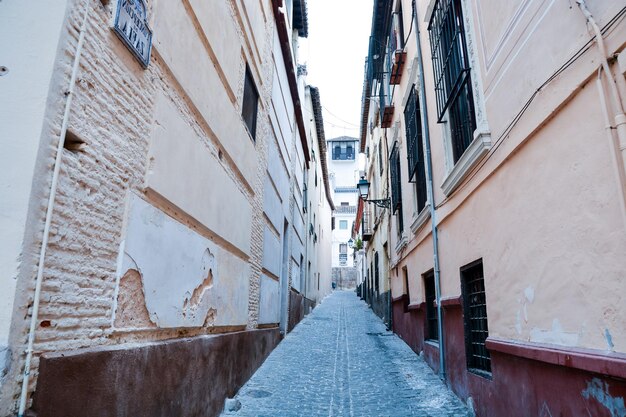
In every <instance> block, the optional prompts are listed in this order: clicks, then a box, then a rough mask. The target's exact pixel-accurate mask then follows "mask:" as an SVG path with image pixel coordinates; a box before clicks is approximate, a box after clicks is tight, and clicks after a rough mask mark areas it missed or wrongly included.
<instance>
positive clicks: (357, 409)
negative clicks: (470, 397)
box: [223, 291, 467, 416]
mask: <svg viewBox="0 0 626 417" xmlns="http://www.w3.org/2000/svg"><path fill="white" fill-rule="evenodd" d="M236 399H237V400H239V401H240V402H241V408H240V409H239V410H238V411H230V412H225V413H224V414H223V415H229V416H466V415H467V409H466V408H465V406H464V405H463V404H462V403H461V401H460V400H459V399H458V398H457V397H455V396H454V394H452V393H451V391H449V390H448V389H447V388H446V387H445V385H444V384H443V383H442V382H441V381H440V380H439V378H438V377H437V376H436V375H435V374H434V373H433V372H432V370H431V369H430V368H429V367H428V365H426V363H424V362H423V361H422V360H421V359H420V358H419V357H418V356H417V355H416V354H415V353H414V352H413V351H412V350H411V349H410V348H409V347H408V346H407V345H406V344H405V343H404V342H403V341H402V340H401V339H399V338H398V337H397V336H396V335H394V334H393V333H391V332H389V331H387V330H386V328H385V325H384V324H383V323H382V322H381V320H380V319H379V318H378V317H377V316H375V315H374V313H373V312H372V311H371V310H370V309H369V308H368V307H367V305H366V304H365V303H364V302H363V301H361V300H360V299H359V298H358V297H357V296H356V295H355V293H354V292H353V291H336V292H334V293H333V294H331V295H330V296H328V297H327V298H326V299H325V300H324V301H323V302H322V303H321V304H320V305H319V306H318V307H317V308H315V309H314V310H313V312H312V313H311V314H310V315H309V316H307V317H306V318H305V319H304V320H303V321H302V322H301V323H300V324H299V325H298V326H297V327H296V328H295V329H294V330H293V332H291V333H290V334H289V335H288V336H287V337H286V338H285V339H284V340H283V341H282V342H281V343H280V345H279V346H278V347H277V348H276V349H275V350H274V352H272V354H271V355H270V356H269V358H268V359H267V360H266V361H265V363H264V364H263V366H262V367H261V368H260V369H259V370H258V371H257V372H256V373H255V374H254V376H253V377H252V378H251V379H250V381H248V383H247V384H246V385H245V386H243V387H242V388H241V390H240V391H239V393H238V394H237V397H236Z"/></svg>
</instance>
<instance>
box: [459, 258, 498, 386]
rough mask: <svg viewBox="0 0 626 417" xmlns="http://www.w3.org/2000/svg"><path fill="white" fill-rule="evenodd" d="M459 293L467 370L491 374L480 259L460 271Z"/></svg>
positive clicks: (485, 303)
mask: <svg viewBox="0 0 626 417" xmlns="http://www.w3.org/2000/svg"><path fill="white" fill-rule="evenodd" d="M461 292H462V294H463V321H464V325H465V348H466V357H467V368H468V369H469V370H471V371H474V372H475V373H479V374H480V373H481V371H483V372H486V373H491V357H490V355H489V351H488V350H487V348H486V346H485V340H487V336H489V328H488V326H487V300H486V298H485V280H484V274H483V262H482V259H480V260H478V261H476V262H473V263H472V264H470V265H468V266H466V267H464V268H462V269H461ZM476 371H478V372H476Z"/></svg>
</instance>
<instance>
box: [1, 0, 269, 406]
mask: <svg viewBox="0 0 626 417" xmlns="http://www.w3.org/2000/svg"><path fill="white" fill-rule="evenodd" d="M205 3H206V2H196V1H191V2H190V4H189V7H185V6H184V5H183V4H182V3H176V4H175V3H174V2H158V3H150V4H149V6H150V10H151V13H152V14H151V22H152V24H153V29H154V46H153V50H152V60H151V63H150V66H149V67H148V69H146V70H143V69H142V68H141V67H140V65H139V64H138V63H137V62H136V60H135V59H134V57H133V56H132V55H131V53H130V52H129V51H128V50H127V49H126V48H125V47H124V46H123V44H122V43H121V42H120V41H119V39H118V38H117V37H116V36H115V34H114V33H113V32H112V31H111V29H110V24H111V19H112V12H113V9H114V7H115V6H116V2H115V1H112V2H110V4H109V5H108V6H107V7H102V6H101V5H100V4H99V3H98V4H94V3H91V2H90V3H89V6H88V10H89V20H88V26H87V33H86V38H85V44H84V48H83V52H82V56H81V59H80V68H79V73H78V79H77V84H76V91H75V95H74V101H73V105H72V109H71V113H70V121H69V129H70V131H71V132H72V133H73V134H75V135H76V136H77V137H79V138H80V139H82V140H84V141H85V145H83V148H82V150H80V151H68V150H65V151H64V154H63V166H62V169H61V175H60V179H59V185H58V190H57V197H56V206H55V211H54V215H53V218H52V228H51V234H50V243H49V245H48V254H47V257H46V264H45V265H46V270H45V273H44V279H43V286H42V294H41V306H40V311H39V317H38V325H37V328H36V343H35V355H34V358H33V366H32V368H31V386H32V387H34V385H35V383H36V381H37V376H38V372H37V369H38V358H39V355H40V354H41V353H42V352H58V351H68V350H73V349H78V348H84V347H94V346H98V345H115V344H120V343H124V342H134V343H139V344H142V343H146V342H149V341H155V340H162V339H169V338H175V337H180V336H181V335H185V336H195V335H200V334H206V333H212V332H224V331H232V330H241V329H244V328H246V327H250V328H253V327H256V325H257V320H258V303H259V285H260V282H259V279H260V275H261V268H262V257H263V223H264V220H263V214H262V213H263V212H262V209H263V201H264V196H263V195H264V183H263V179H264V178H265V177H266V175H265V174H266V172H267V171H266V167H267V164H266V160H267V143H268V140H269V139H268V138H269V134H270V130H269V117H268V104H267V103H268V101H269V99H270V96H271V80H272V77H273V73H274V71H275V68H273V67H272V66H271V65H270V63H271V62H273V61H272V60H271V59H270V57H271V54H272V44H273V41H274V38H273V34H274V31H273V27H274V21H273V19H272V18H271V15H268V14H267V12H268V10H265V8H266V7H267V3H266V2H263V3H258V2H245V3H241V2H226V3H224V4H221V3H222V2H216V3H215V4H213V2H210V3H206V4H205ZM218 3H220V4H218ZM248 3H251V6H250V7H253V8H255V11H254V12H253V11H252V10H247V9H246V7H247V6H248ZM71 6H72V7H71V9H70V15H69V18H68V19H67V20H66V21H65V23H64V28H63V30H62V39H63V42H62V49H61V51H60V52H59V54H58V55H57V56H56V62H55V71H57V73H58V74H59V77H60V78H62V80H61V81H60V82H59V83H58V85H56V84H55V85H54V88H53V89H52V90H51V91H50V96H49V100H50V102H51V103H53V104H54V105H53V106H52V107H51V108H50V109H49V110H48V112H47V113H46V120H49V125H46V130H45V131H44V132H43V134H42V137H43V138H44V141H45V142H48V143H51V144H52V145H54V143H55V141H56V140H58V135H59V127H60V125H61V117H62V111H63V104H64V102H65V95H64V93H65V91H66V89H67V82H68V80H69V71H70V70H71V68H70V66H71V62H72V60H73V58H74V52H75V50H76V42H77V39H78V33H77V28H78V27H80V22H81V19H82V16H83V14H82V13H83V11H84V10H85V9H84V6H85V3H84V2H83V1H76V2H73V3H72V4H71ZM3 7H4V4H3ZM261 7H262V8H263V9H264V11H261V10H260V9H259V10H256V8H261ZM60 9H62V7H60ZM42 11H43V9H42ZM58 13H61V12H58ZM252 13H254V18H253V19H252V20H251V25H249V23H248V19H247V18H245V17H244V16H250V15H251V14H252ZM3 15H4V13H3ZM207 16H210V19H208V18H207ZM259 18H260V20H259ZM209 21H211V22H213V21H215V24H211V25H207V24H206V23H207V22H209ZM50 24H51V25H52V21H51V23H50ZM216 25H217V27H215V26H216ZM174 28H175V30H174ZM224 33H227V34H230V35H231V36H228V37H226V36H224ZM216 34H218V35H216ZM216 36H217V37H216ZM192 47H193V51H194V53H193V54H192V53H190V52H189V51H191V50H192V49H190V48H192ZM233 51H236V53H233ZM246 61H248V62H250V63H251V64H250V67H251V69H252V72H253V76H254V78H255V81H256V83H257V87H258V90H259V94H260V102H259V114H258V118H257V120H258V122H257V123H258V124H257V138H256V141H253V140H252V139H251V138H250V136H249V134H248V133H247V131H246V129H245V127H244V125H243V121H242V118H241V116H240V113H241V109H240V104H241V101H242V96H243V75H244V69H245V62H246ZM278 62H279V65H280V62H281V61H278ZM0 81H2V80H0ZM207 91H211V94H207ZM155 103H159V104H155ZM191 151H193V152H191ZM43 153H44V158H45V160H46V162H45V164H43V165H42V166H44V167H47V168H48V169H49V167H50V166H51V162H52V158H53V157H54V155H53V153H52V148H50V147H47V148H45V149H44V152H43ZM201 159H204V164H202V163H200V160H201ZM44 190H46V189H45V187H43V186H40V189H38V190H36V192H34V193H35V194H34V195H35V196H36V197H34V198H33V200H31V202H30V204H32V205H33V206H35V207H38V212H37V215H36V217H37V222H35V223H34V224H37V225H42V224H43V217H44V215H45V212H44V209H45V207H41V204H42V202H43V201H45V200H44V197H45V192H46V191H44ZM131 196H133V197H131ZM131 200H134V201H135V203H132V202H131ZM137 202H139V203H140V204H142V205H145V208H146V210H148V211H149V212H151V215H150V216H148V217H149V219H148V221H147V223H145V224H144V225H143V226H141V224H142V221H143V220H146V219H145V218H144V219H143V220H141V216H139V218H138V217H136V216H134V215H133V214H132V213H133V208H132V207H133V205H134V204H136V203H137ZM216 203H219V204H216ZM225 205H228V207H226V208H224V207H225ZM211 207H212V208H211ZM218 208H219V209H218ZM211 210H212V211H211ZM211 212H212V213H213V215H209V214H210V213H211ZM224 215H226V217H220V216H224ZM229 215H230V216H229ZM234 217H237V218H236V219H235V218H234ZM216 220H218V221H216ZM225 224H231V225H232V226H233V227H231V228H225V227H224V226H225ZM155 227H156V228H157V229H158V228H166V229H168V230H172V228H173V229H176V230H177V231H176V232H172V233H171V236H170V237H172V238H173V240H172V241H165V242H163V241H162V242H159V241H156V240H154V241H152V242H151V244H152V245H153V249H155V250H154V252H149V251H147V250H146V249H147V248H146V247H143V246H142V245H140V244H132V245H131V240H132V239H133V236H134V238H135V239H138V241H142V240H144V239H145V238H146V237H147V236H150V234H151V233H153V232H154V230H155V229H154V228H155ZM150 230H152V232H151V231H150ZM125 232H127V236H126V238H127V239H129V240H127V242H126V243H128V246H126V248H125V249H126V250H127V251H126V255H130V256H132V255H135V256H136V258H137V259H134V260H132V261H131V260H129V259H125V258H124V256H119V255H120V253H124V247H123V246H121V245H120V244H121V243H122V240H123V237H124V233H125ZM39 233H40V232H37V234H39ZM176 236H178V238H176ZM181 236H185V239H187V238H189V240H186V243H187V244H190V245H191V246H192V247H193V248H191V249H192V250H190V251H189V252H186V251H185V250H184V249H185V248H187V249H190V247H189V246H185V245H179V246H178V247H173V246H172V245H173V244H174V243H175V241H176V240H177V239H181V238H182V237H181ZM191 237H192V238H191ZM192 242H195V243H193V244H192ZM199 247H205V249H203V250H201V251H199V252H198V251H195V249H198V248H199ZM206 249H208V250H209V255H208V257H207V256H205V255H206ZM191 252H193V253H191ZM186 257H189V259H187V258H186ZM127 258H128V256H127ZM220 258H221V259H220ZM118 259H120V261H121V262H119V263H118ZM188 260H192V262H191V263H189V264H190V265H191V264H194V263H197V267H198V268H199V269H200V270H201V269H202V268H205V267H206V268H208V270H209V271H212V272H211V274H209V273H208V272H207V275H206V276H204V277H202V275H200V277H202V279H200V277H199V276H198V274H197V273H195V272H201V271H195V272H193V271H190V270H185V269H184V268H183V269H180V268H179V269H178V270H176V268H174V269H170V268H169V267H168V268H161V269H159V268H156V266H157V265H158V264H159V263H163V262H165V263H166V264H167V265H169V266H174V265H179V266H180V265H181V264H183V263H184V264H187V263H188V262H187V261H188ZM170 261H171V262H170ZM196 261H198V262H196ZM131 264H133V265H131ZM135 265H136V266H137V268H138V269H139V270H140V271H139V272H141V273H146V274H149V275H151V278H149V279H148V280H145V278H146V276H144V277H143V278H144V280H143V281H137V276H140V277H141V274H139V275H136V274H133V273H132V272H131V273H130V274H127V272H128V271H127V270H126V268H127V267H129V268H128V269H130V270H133V269H134V268H130V267H131V266H133V267H134V266H135ZM29 266H30V267H31V270H32V265H29ZM168 274H170V275H175V277H174V276H170V277H169V278H168ZM209 275H212V284H210V283H208V282H205V281H206V280H207V279H208V278H209ZM193 276H195V278H192V277H193ZM124 277H127V278H128V280H126V279H123V278H124ZM199 279H200V281H198V280H199ZM175 280H179V282H180V286H179V287H176V289H175V291H170V292H168V293H167V294H165V293H164V292H163V290H164V289H165V288H168V286H169V285H171V284H172V282H175ZM219 281H221V282H219ZM137 282H140V283H142V284H143V286H141V285H140V286H137ZM194 282H195V285H194ZM160 284H164V285H163V286H162V287H161V286H160ZM33 285H34V274H32V275H30V274H29V276H27V277H25V278H24V279H23V280H21V281H19V282H18V297H17V298H16V300H17V301H16V306H15V309H14V312H13V317H14V324H13V330H12V334H11V335H12V336H11V338H12V339H11V340H12V342H11V343H12V344H13V347H14V350H15V351H16V352H22V351H23V348H24V344H25V343H26V332H27V327H28V323H29V319H30V316H29V315H28V313H27V310H28V307H29V305H30V303H31V302H32V293H33ZM209 286H212V288H211V289H210V290H208V291H205V290H206V289H207V288H208V287H209ZM199 287H202V288H200V291H195V290H194V289H198V288H199ZM205 287H206V288H205ZM185 288H186V289H185ZM183 289H184V291H183ZM152 290H154V292H151V291H152ZM178 290H180V291H178ZM132 291H135V292H136V291H139V293H140V292H144V294H145V300H146V303H145V305H142V303H141V302H138V303H137V302H134V301H135V300H134V299H132V300H131V299H130V298H129V297H127V296H128V295H129V292H132ZM139 293H138V294H139ZM148 293H149V294H148ZM196 293H197V294H196ZM3 294H4V292H3ZM194 295H198V298H197V299H199V300H200V304H201V305H202V308H200V309H199V310H198V311H200V310H202V311H205V312H206V314H204V315H202V314H199V313H198V312H196V316H195V318H192V317H191V316H193V314H192V315H190V312H191V311H190V310H189V303H190V302H191V301H192V299H193V301H197V299H196V298H194ZM185 299H187V303H188V304H187V309H185ZM129 300H131V301H133V302H129ZM231 300H237V301H236V302H235V303H232V302H231ZM120 303H121V304H120ZM122 304H123V306H122ZM219 304H221V305H222V306H223V307H225V308H226V309H225V310H223V311H224V312H225V313H226V314H224V315H222V317H221V318H220V313H219V309H217V308H216V305H219ZM3 305H4V303H3ZM116 306H117V307H124V308H123V309H122V310H123V311H124V312H125V314H127V315H130V317H131V318H133V320H131V322H124V321H123V320H122V321H121V322H120V321H119V320H116V319H118V318H119V316H114V313H115V311H116ZM168 308H169V309H173V310H170V311H169V313H163V311H165V310H167V309H168ZM213 309H215V310H216V312H214V311H213ZM122 310H119V312H121V311H122ZM146 310H147V314H148V316H149V317H150V318H152V319H154V320H149V321H146V320H144V319H145V317H143V316H142V315H143V314H144V313H146ZM185 312H186V313H185ZM168 314H169V316H168ZM185 314H186V316H185ZM201 316H203V317H201ZM201 318H202V320H201ZM207 318H208V319H209V320H204V319H207ZM3 322H4V321H3ZM129 323H130V324H129ZM13 359H14V361H13V362H12V366H11V369H10V372H9V374H8V375H7V381H11V384H10V386H9V385H7V386H6V389H5V386H3V389H2V398H1V399H0V401H1V405H2V409H1V410H0V414H5V411H7V410H11V409H13V407H14V406H15V398H16V394H17V393H18V389H19V387H18V384H19V383H20V379H21V378H20V376H19V374H20V373H21V372H22V370H23V356H21V355H20V354H19V353H18V354H16V355H15V356H14V358H13ZM7 412H8V411H7Z"/></svg>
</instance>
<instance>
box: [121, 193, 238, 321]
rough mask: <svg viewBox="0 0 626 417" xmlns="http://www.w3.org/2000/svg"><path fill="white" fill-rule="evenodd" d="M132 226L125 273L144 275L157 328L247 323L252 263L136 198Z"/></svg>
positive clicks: (126, 242) (125, 252)
mask: <svg viewBox="0 0 626 417" xmlns="http://www.w3.org/2000/svg"><path fill="white" fill-rule="evenodd" d="M127 224H128V226H127V229H126V233H125V240H124V242H123V244H122V247H123V262H122V268H121V271H122V274H126V273H127V271H129V270H135V271H138V273H139V275H140V277H141V282H142V286H143V296H144V297H145V306H146V308H147V310H148V313H149V316H150V321H151V322H152V323H154V324H156V326H157V327H160V328H177V327H202V326H203V325H205V322H206V321H207V320H210V323H211V324H213V325H216V326H234V325H245V324H246V322H247V314H248V311H247V306H248V277H249V275H250V268H249V267H248V265H247V263H246V262H244V261H242V260H241V259H239V258H237V257H235V256H234V255H232V254H231V253H229V252H227V251H225V250H223V249H221V248H220V247H219V246H217V245H215V244H214V243H212V242H211V241H210V240H208V239H206V238H204V237H202V236H201V235H199V234H197V233H196V232H194V231H192V230H191V229H189V228H188V227H186V226H184V225H183V224H181V223H179V222H177V221H176V220H173V219H172V218H170V217H169V216H167V215H166V214H165V213H163V212H162V211H160V210H158V209H157V208H155V207H154V206H152V205H150V204H149V203H147V202H145V201H144V200H142V199H141V198H139V197H137V196H135V195H132V196H131V199H130V209H129V214H128V220H127ZM139 295H141V294H139ZM209 316H212V317H209Z"/></svg>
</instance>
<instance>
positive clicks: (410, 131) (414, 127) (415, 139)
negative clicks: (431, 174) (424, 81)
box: [404, 88, 426, 213]
mask: <svg viewBox="0 0 626 417" xmlns="http://www.w3.org/2000/svg"><path fill="white" fill-rule="evenodd" d="M404 127H405V130H406V139H407V151H408V164H409V181H411V182H414V183H415V188H416V194H417V211H418V213H419V212H420V211H422V209H423V208H424V206H425V205H426V167H425V163H424V162H425V161H424V144H423V142H422V121H421V113H420V107H419V99H418V97H417V91H416V90H415V89H414V88H412V89H411V92H410V93H409V100H408V101H407V104H406V107H405V109H404Z"/></svg>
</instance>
